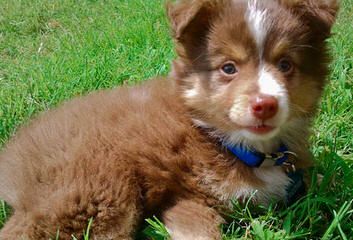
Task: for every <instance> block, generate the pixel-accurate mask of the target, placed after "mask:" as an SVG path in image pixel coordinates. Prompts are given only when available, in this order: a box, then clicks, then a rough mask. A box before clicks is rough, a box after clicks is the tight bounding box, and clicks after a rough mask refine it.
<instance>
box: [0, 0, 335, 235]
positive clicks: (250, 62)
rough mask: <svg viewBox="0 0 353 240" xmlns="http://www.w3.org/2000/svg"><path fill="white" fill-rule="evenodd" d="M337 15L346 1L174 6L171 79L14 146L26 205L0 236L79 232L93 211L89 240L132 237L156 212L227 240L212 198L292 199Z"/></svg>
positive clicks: (127, 91) (11, 187) (9, 184)
mask: <svg viewBox="0 0 353 240" xmlns="http://www.w3.org/2000/svg"><path fill="white" fill-rule="evenodd" d="M337 10H338V3H337V2H336V1H335V0H262V1H256V0H248V1H245V0H194V1H186V0H182V1H177V2H173V3H172V2H169V3H168V4H167V13H168V17H169V20H170V25H171V28H172V31H173V37H174V40H175V43H176V53H177V55H178V58H177V59H176V60H175V61H174V62H173V70H172V72H171V73H170V76H169V78H167V79H155V80H150V81H148V82H146V83H143V84H140V85H137V86H134V87H122V88H118V89H115V90H112V91H105V92H103V91H101V92H97V93H93V94H90V95H89V96H86V97H82V98H78V99H75V100H73V101H71V102H68V103H66V104H64V105H63V106H61V107H59V108H57V109H54V110H51V111H48V112H46V113H44V114H42V115H40V116H39V117H38V119H36V120H35V121H32V122H31V123H30V124H28V125H27V126H25V127H23V128H22V129H21V130H20V131H19V132H18V133H17V135H15V136H14V137H13V139H12V140H11V141H10V142H9V143H8V144H7V146H6V147H5V148H4V150H3V152H2V154H1V155H0V197H1V198H3V199H4V200H5V201H7V202H8V203H9V204H10V205H11V206H13V208H14V209H15V211H14V215H13V216H12V217H11V218H10V220H9V221H8V222H7V223H6V225H5V227H4V228H3V229H2V230H1V232H0V239H1V240H5V239H28V240H34V239H49V238H55V236H56V233H57V231H58V230H60V239H71V234H73V235H75V236H76V237H78V238H79V237H81V236H82V231H83V229H85V228H86V226H87V223H88V222H89V220H90V219H91V218H92V219H93V224H92V228H91V236H92V239H95V240H98V239H132V238H133V236H134V233H135V231H136V229H138V227H139V224H140V223H141V222H142V220H143V219H144V218H145V217H148V216H151V215H152V214H155V215H158V216H160V217H161V218H162V220H163V221H164V223H165V224H166V227H167V228H168V231H169V233H170V235H171V238H172V239H180V240H181V239H182V240H188V239H190V240H191V239H220V230H219V228H218V226H219V225H220V224H221V223H223V222H224V220H223V218H222V216H221V215H220V214H219V213H218V211H217V208H213V207H214V206H219V205H229V202H230V200H231V199H237V200H238V201H240V202H246V201H247V200H248V199H251V201H252V203H253V204H268V203H269V202H270V201H273V200H274V201H288V199H289V200H290V199H291V198H295V196H296V195H298V194H300V193H301V192H302V190H303V186H302V177H301V174H300V171H295V169H304V168H305V167H307V166H310V165H311V155H310V152H309V150H308V135H309V127H310V121H311V118H312V117H313V115H314V113H315V110H316V105H317V101H318V99H319V97H320V94H321V91H322V88H323V86H324V80H325V77H326V76H327V74H328V68H327V64H328V62H329V58H328V54H327V51H326V48H325V40H326V39H327V38H328V37H329V36H330V28H331V26H332V24H333V23H334V20H335V17H336V13H337ZM293 176H296V179H299V180H294V178H293ZM254 193H255V194H254ZM252 194H254V197H252V198H250V196H251V195H252ZM288 195H290V196H289V197H288Z"/></svg>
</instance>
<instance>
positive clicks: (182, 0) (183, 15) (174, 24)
mask: <svg viewBox="0 0 353 240" xmlns="http://www.w3.org/2000/svg"><path fill="white" fill-rule="evenodd" d="M218 2H220V1H214V0H179V1H176V2H171V1H168V2H167V14H168V18H169V22H170V26H171V28H172V31H173V37H174V39H175V40H177V41H179V42H185V41H189V40H191V39H192V38H199V37H202V36H204V35H205V34H207V31H208V30H209V28H210V23H211V21H212V18H213V17H214V15H215V13H216V11H217V6H218Z"/></svg>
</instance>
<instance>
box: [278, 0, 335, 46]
mask: <svg viewBox="0 0 353 240" xmlns="http://www.w3.org/2000/svg"><path fill="white" fill-rule="evenodd" d="M278 1H279V2H280V4H282V5H284V6H285V7H287V8H288V9H289V10H290V11H292V12H293V13H294V14H296V15H298V16H299V18H300V19H302V20H303V21H304V22H305V24H306V25H307V26H309V27H310V28H311V30H312V31H314V32H315V34H316V35H317V37H319V40H324V39H326V38H328V37H329V36H330V30H331V27H332V25H333V24H334V22H335V20H336V17H337V12H338V9H339V2H338V0H278Z"/></svg>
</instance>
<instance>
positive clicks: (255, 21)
mask: <svg viewBox="0 0 353 240" xmlns="http://www.w3.org/2000/svg"><path fill="white" fill-rule="evenodd" d="M267 16H268V14H267V10H266V9H260V8H259V4H258V1H257V0H249V1H248V7H247V10H246V14H245V17H246V20H247V22H248V25H249V29H250V31H251V33H252V34H253V37H254V39H255V42H256V45H257V48H258V51H259V55H260V59H261V57H262V54H263V48H264V44H265V39H266V36H267V32H268V28H269V20H268V18H267Z"/></svg>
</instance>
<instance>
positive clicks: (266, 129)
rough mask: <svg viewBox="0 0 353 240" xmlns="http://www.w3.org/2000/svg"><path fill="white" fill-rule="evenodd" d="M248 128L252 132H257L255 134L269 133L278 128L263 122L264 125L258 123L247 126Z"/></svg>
mask: <svg viewBox="0 0 353 240" xmlns="http://www.w3.org/2000/svg"><path fill="white" fill-rule="evenodd" d="M246 129H247V130H248V131H250V132H252V133H255V134H267V133H269V132H272V131H273V130H275V129H276V128H275V127H271V126H268V125H265V124H262V125H257V126H248V127H246Z"/></svg>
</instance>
